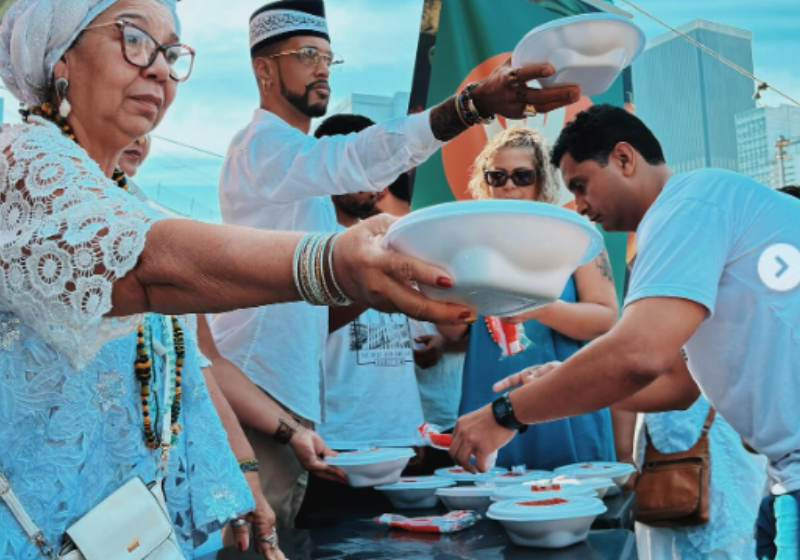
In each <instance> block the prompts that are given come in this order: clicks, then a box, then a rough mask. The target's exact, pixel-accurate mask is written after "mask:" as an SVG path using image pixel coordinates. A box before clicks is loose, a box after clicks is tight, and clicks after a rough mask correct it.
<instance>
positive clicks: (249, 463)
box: [239, 459, 258, 473]
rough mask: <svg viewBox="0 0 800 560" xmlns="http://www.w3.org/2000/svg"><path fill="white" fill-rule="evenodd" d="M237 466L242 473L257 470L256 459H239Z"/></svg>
mask: <svg viewBox="0 0 800 560" xmlns="http://www.w3.org/2000/svg"><path fill="white" fill-rule="evenodd" d="M239 468H240V469H241V470H242V472H243V473H248V472H258V459H245V460H243V461H239Z"/></svg>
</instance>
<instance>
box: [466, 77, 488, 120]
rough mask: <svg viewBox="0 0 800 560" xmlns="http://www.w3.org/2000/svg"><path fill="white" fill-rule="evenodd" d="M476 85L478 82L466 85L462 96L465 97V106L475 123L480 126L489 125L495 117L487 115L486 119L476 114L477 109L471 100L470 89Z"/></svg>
mask: <svg viewBox="0 0 800 560" xmlns="http://www.w3.org/2000/svg"><path fill="white" fill-rule="evenodd" d="M477 85H478V82H472V83H469V84H467V87H465V88H464V94H465V97H466V104H467V110H468V111H469V112H470V114H471V115H472V118H473V120H474V121H475V122H478V123H480V124H489V123H491V122H492V121H494V119H495V116H494V115H489V116H488V117H484V116H483V115H481V114H480V113H479V112H478V109H477V108H476V107H475V101H474V100H473V99H472V89H473V88H474V87H475V86H477Z"/></svg>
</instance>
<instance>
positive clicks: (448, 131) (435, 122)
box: [431, 97, 467, 142]
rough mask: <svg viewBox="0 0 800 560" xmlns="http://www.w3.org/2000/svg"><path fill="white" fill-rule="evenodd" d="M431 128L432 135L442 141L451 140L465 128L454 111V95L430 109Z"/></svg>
mask: <svg viewBox="0 0 800 560" xmlns="http://www.w3.org/2000/svg"><path fill="white" fill-rule="evenodd" d="M431 130H432V131H433V136H434V137H435V138H436V139H437V140H440V141H442V142H447V141H449V140H452V139H453V138H455V137H456V136H458V135H459V134H461V133H462V132H464V131H465V130H467V126H466V125H465V124H464V123H463V122H462V121H461V118H460V117H459V116H458V112H457V111H456V102H455V98H454V97H448V98H447V99H445V100H444V101H442V102H441V103H439V104H438V105H437V106H436V107H434V108H433V109H431Z"/></svg>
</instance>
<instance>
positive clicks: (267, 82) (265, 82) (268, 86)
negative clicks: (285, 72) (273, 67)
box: [261, 80, 272, 93]
mask: <svg viewBox="0 0 800 560" xmlns="http://www.w3.org/2000/svg"><path fill="white" fill-rule="evenodd" d="M261 86H262V87H263V88H264V93H269V90H271V89H272V80H261Z"/></svg>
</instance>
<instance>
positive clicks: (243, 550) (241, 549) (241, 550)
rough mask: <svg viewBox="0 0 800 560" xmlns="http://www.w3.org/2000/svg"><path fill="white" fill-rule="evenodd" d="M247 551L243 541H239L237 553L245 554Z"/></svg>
mask: <svg viewBox="0 0 800 560" xmlns="http://www.w3.org/2000/svg"><path fill="white" fill-rule="evenodd" d="M246 550H247V545H246V544H245V543H244V541H239V552H245V551H246Z"/></svg>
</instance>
